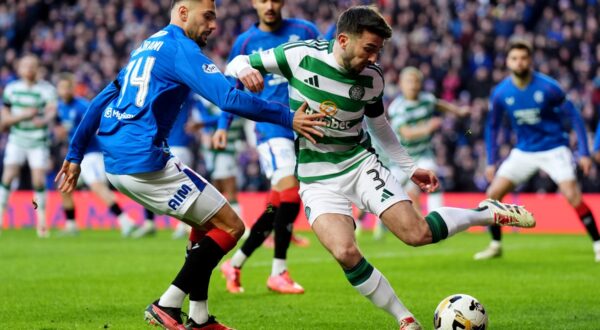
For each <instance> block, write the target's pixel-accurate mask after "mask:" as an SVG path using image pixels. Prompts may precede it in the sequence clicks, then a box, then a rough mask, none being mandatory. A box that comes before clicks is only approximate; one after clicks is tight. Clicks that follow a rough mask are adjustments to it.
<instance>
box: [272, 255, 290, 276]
mask: <svg viewBox="0 0 600 330" xmlns="http://www.w3.org/2000/svg"><path fill="white" fill-rule="evenodd" d="M286 270H287V263H286V260H285V259H277V258H273V266H272V267H271V276H277V275H280V274H281V273H283V272H285V271H286Z"/></svg>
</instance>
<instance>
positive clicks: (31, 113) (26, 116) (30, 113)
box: [21, 108, 38, 120]
mask: <svg viewBox="0 0 600 330" xmlns="http://www.w3.org/2000/svg"><path fill="white" fill-rule="evenodd" d="M37 114H38V109H36V108H25V109H23V112H21V120H30V119H33V118H34V117H35V116H37Z"/></svg>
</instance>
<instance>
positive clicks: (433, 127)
mask: <svg viewBox="0 0 600 330" xmlns="http://www.w3.org/2000/svg"><path fill="white" fill-rule="evenodd" d="M442 122H443V120H442V118H440V117H433V118H431V119H430V120H429V131H430V132H435V131H437V130H438V129H439V128H440V127H442Z"/></svg>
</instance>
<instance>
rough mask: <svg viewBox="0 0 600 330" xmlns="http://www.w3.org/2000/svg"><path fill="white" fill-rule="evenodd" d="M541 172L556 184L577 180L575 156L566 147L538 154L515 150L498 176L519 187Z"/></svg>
mask: <svg viewBox="0 0 600 330" xmlns="http://www.w3.org/2000/svg"><path fill="white" fill-rule="evenodd" d="M539 170H543V171H544V172H546V173H547V174H548V176H550V178H551V179H552V180H553V181H554V182H555V183H561V182H564V181H571V180H576V177H575V162H574V161H573V154H572V153H571V150H569V148H567V147H565V146H562V147H557V148H554V149H550V150H546V151H537V152H526V151H522V150H519V149H513V150H511V152H510V154H509V155H508V158H506V160H505V161H504V162H503V163H502V165H500V168H499V169H498V173H497V175H498V176H500V177H503V178H506V179H508V180H510V181H511V182H512V183H513V184H515V185H518V184H521V183H524V182H526V181H527V180H529V178H531V177H532V176H533V175H534V174H535V173H537V172H538V171H539Z"/></svg>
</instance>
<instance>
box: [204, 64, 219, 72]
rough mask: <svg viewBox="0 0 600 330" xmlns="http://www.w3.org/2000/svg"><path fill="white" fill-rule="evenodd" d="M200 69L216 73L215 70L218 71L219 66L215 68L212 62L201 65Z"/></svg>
mask: <svg viewBox="0 0 600 330" xmlns="http://www.w3.org/2000/svg"><path fill="white" fill-rule="evenodd" d="M202 70H204V72H206V73H217V72H219V68H217V66H216V65H214V64H203V65H202Z"/></svg>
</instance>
